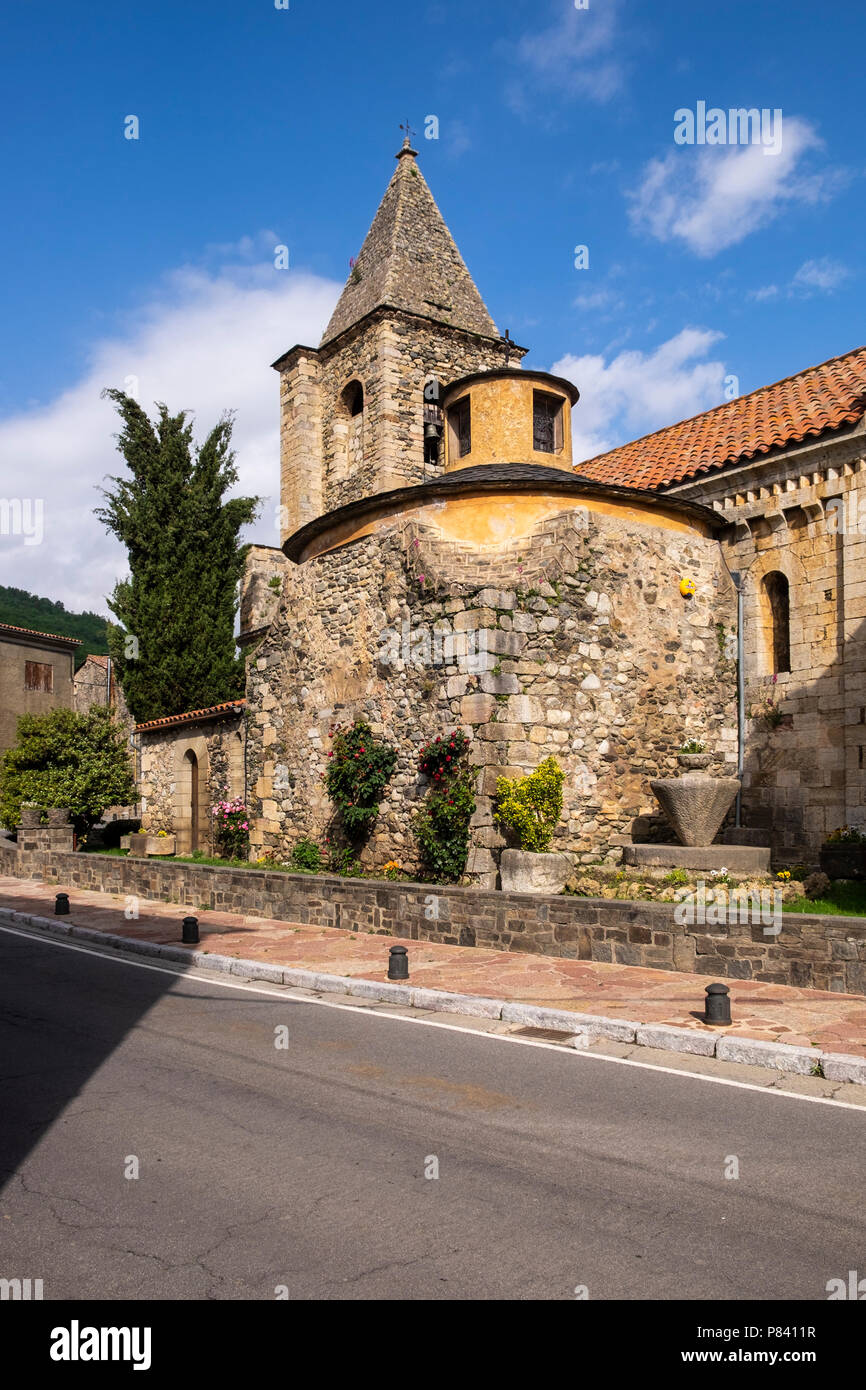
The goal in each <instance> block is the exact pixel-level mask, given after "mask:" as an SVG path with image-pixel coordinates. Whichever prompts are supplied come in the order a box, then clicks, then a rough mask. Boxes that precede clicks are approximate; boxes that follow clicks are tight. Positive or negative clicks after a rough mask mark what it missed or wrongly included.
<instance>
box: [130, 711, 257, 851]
mask: <svg viewBox="0 0 866 1390" xmlns="http://www.w3.org/2000/svg"><path fill="white" fill-rule="evenodd" d="M243 739H244V718H243V715H229V717H227V718H223V719H219V720H209V721H202V722H201V723H198V724H195V723H190V724H184V725H181V726H180V727H175V728H167V729H154V730H151V731H150V732H144V733H142V734H141V779H140V783H139V788H140V795H141V817H142V828H143V829H144V830H147V831H149V833H150V834H151V835H156V834H157V833H158V832H159V831H160V830H164V831H165V832H166V834H168V835H177V836H178V849H179V850H183V851H186V850H188V849H190V848H199V849H207V850H209V849H211V848H212V843H213V841H212V818H211V807H212V805H213V803H214V801H216V800H218V799H219V798H220V797H221V796H222V795H223V792H224V789H227V790H228V793H229V796H230V797H235V796H243V795H244V750H243ZM187 752H192V753H194V754H195V757H196V759H197V765H198V774H199V793H198V800H199V826H200V831H201V834H200V842H199V844H198V846H191V845H189V844H187V843H186V837H187V836H188V834H189V830H190V817H191V792H192V789H191V781H190V779H191V771H190V766H191V765H190V763H189V761H188V760H187V758H186V754H187Z"/></svg>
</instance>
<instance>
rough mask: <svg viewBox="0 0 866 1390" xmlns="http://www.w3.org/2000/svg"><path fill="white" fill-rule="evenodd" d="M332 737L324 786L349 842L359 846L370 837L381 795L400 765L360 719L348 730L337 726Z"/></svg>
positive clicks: (389, 749)
mask: <svg viewBox="0 0 866 1390" xmlns="http://www.w3.org/2000/svg"><path fill="white" fill-rule="evenodd" d="M331 737H332V739H333V745H332V748H331V751H330V753H329V754H328V770H327V772H326V773H325V774H324V779H325V786H326V787H327V789H328V796H329V797H330V798H331V800H332V802H333V803H334V805H335V806H336V808H337V810H338V811H339V813H340V817H341V819H342V822H343V828H344V830H345V832H346V834H347V836H348V838H349V839H350V840H352V841H355V842H357V841H358V840H362V839H363V838H364V837H365V836H366V835H368V834H369V832H370V830H371V828H372V826H373V822H374V821H375V819H376V817H377V815H378V814H379V803H380V801H381V800H382V793H383V792H384V790H385V788H386V786H387V785H388V782H389V781H390V779H391V774H392V772H393V771H394V767H395V765H396V762H397V750H396V749H395V748H392V747H391V745H390V743H385V742H384V741H383V740H381V739H377V738H374V736H373V733H372V730H371V729H370V726H369V724H365V723H363V721H362V720H360V719H356V720H355V722H354V724H352V725H350V726H349V727H348V728H345V729H344V728H343V727H342V725H340V724H338V725H337V726H336V728H334V729H332V730H331Z"/></svg>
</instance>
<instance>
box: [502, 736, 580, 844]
mask: <svg viewBox="0 0 866 1390" xmlns="http://www.w3.org/2000/svg"><path fill="white" fill-rule="evenodd" d="M564 781H565V773H564V772H563V770H562V768H561V767H560V766H559V763H558V762H557V761H556V759H555V758H545V760H544V762H543V763H541V764H540V766H539V767H537V768H536V769H535V771H534V772H532V773H530V774H529V776H528V777H519V778H516V779H515V780H514V781H509V779H508V778H507V777H499V778H497V781H496V797H497V803H496V819H497V820H498V821H499V824H500V825H501V826H503V827H504V828H505V829H506V830H509V831H510V832H511V833H512V834H513V835H514V836H515V837H516V838H517V840H518V842H519V844H520V848H521V849H524V850H528V851H529V852H530V853H535V854H543V853H544V852H545V851H546V850H548V849H549V848H550V844H551V841H552V839H553V832H554V831H555V829H556V827H557V825H558V823H559V818H560V816H561V815H562V784H563V782H564Z"/></svg>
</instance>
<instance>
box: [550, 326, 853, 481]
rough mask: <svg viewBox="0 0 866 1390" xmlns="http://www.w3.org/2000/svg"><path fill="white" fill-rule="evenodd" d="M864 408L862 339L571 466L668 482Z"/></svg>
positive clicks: (835, 425) (817, 431) (809, 433)
mask: <svg viewBox="0 0 866 1390" xmlns="http://www.w3.org/2000/svg"><path fill="white" fill-rule="evenodd" d="M864 408H866V347H860V348H855V350H854V351H853V352H846V353H844V354H843V355H842V356H841V357H831V359H830V361H829V362H822V363H821V365H820V366H818V367H808V368H807V369H806V370H805V371H803V372H797V373H796V374H795V375H794V376H788V377H785V378H784V380H783V381H777V382H774V384H773V385H772V386H762V387H760V388H759V390H757V391H752V392H750V394H749V395H748V396H738V397H737V398H736V399H735V400H732V401H725V403H724V405H717V406H716V407H715V408H714V409H713V410H705V411H704V412H703V414H702V415H693V416H692V417H691V419H689V420H682V421H680V423H679V424H677V425H668V426H667V428H666V429H663V430H657V431H656V432H655V434H647V435H644V437H643V438H642V439H635V440H632V442H631V443H630V444H623V445H622V446H621V447H620V448H618V449H611V450H610V452H609V453H606V454H599V455H598V456H597V457H596V458H592V459H587V460H586V461H585V462H583V463H576V464H575V465H574V468H575V472H576V473H585V474H586V475H587V477H590V478H595V479H596V480H597V481H598V482H602V483H618V484H620V485H621V486H627V487H642V488H664V487H670V486H671V485H673V484H674V483H681V482H685V480H686V479H687V478H694V477H697V476H698V475H699V474H701V473H709V472H711V471H712V470H714V469H717V468H724V467H726V466H727V465H728V464H732V463H741V462H746V461H747V460H749V459H753V458H757V457H758V456H759V455H762V454H768V453H770V451H771V450H773V449H780V448H785V447H786V446H787V445H790V444H799V443H801V442H802V441H803V440H804V439H808V438H811V437H816V436H818V435H821V434H824V432H825V431H826V430H837V429H841V428H842V427H843V426H844V425H854V424H856V423H857V422H858V420H860V419H861V418H862V416H863V412H864Z"/></svg>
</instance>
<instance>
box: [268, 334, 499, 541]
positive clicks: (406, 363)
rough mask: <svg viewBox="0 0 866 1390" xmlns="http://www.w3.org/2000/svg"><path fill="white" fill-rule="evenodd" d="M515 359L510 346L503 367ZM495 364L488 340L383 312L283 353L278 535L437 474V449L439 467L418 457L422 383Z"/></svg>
mask: <svg viewBox="0 0 866 1390" xmlns="http://www.w3.org/2000/svg"><path fill="white" fill-rule="evenodd" d="M521 351H522V350H521ZM517 355H518V354H517V351H516V350H515V349H514V348H513V347H512V349H511V362H512V365H515V364H516V358H517ZM504 360H505V358H504V349H503V348H502V346H501V345H500V344H499V343H498V342H497V341H496V340H495V339H490V338H484V337H482V336H481V335H480V334H477V335H476V334H472V333H467V332H464V331H462V330H460V329H455V328H450V327H448V326H447V325H445V324H439V323H432V322H429V321H427V320H425V319H423V318H420V317H416V316H413V315H410V314H395V313H388V312H386V311H384V310H382V311H380V312H379V313H378V314H377V315H375V316H374V317H373V318H372V319H370V320H367V321H365V322H364V323H363V324H360V325H359V326H358V327H357V328H356V329H354V330H352V331H350V332H348V333H346V334H344V335H343V336H342V337H341V338H340V339H339V340H338V342H337V343H336V344H332V345H329V346H328V347H326V348H323V349H321V350H320V351H319V352H318V353H317V354H316V355H315V357H313V355H312V354H311V352H309V351H306V352H304V353H298V354H295V355H292V354H290V356H289V358H288V359H287V361H286V365H285V367H284V368H283V369H282V371H281V388H280V411H281V428H280V439H281V444H280V449H281V478H282V483H281V503H282V537H281V538H282V539H285V537H286V536H288V535H290V534H291V533H292V532H293V531H295V530H296V529H298V528H299V527H300V526H302V525H304V524H305V523H306V522H308V521H311V520H312V519H313V517H314V516H318V515H320V514H321V513H322V512H327V511H331V510H333V509H334V508H335V507H340V506H342V505H343V504H344V503H346V502H352V501H355V500H357V499H358V498H360V497H365V496H368V495H370V494H373V493H377V492H387V491H388V490H389V489H390V488H396V487H403V486H405V485H407V484H412V483H421V482H424V481H425V479H429V478H432V477H435V476H438V475H439V474H440V473H442V472H443V471H444V448H443V449H442V451H441V454H440V463H439V464H438V465H433V464H426V465H425V463H424V404H425V398H424V388H425V385H426V384H427V383H428V382H429V381H430V380H431V379H434V378H435V379H436V380H437V381H439V382H441V383H442V384H443V385H444V384H446V383H447V382H449V381H456V380H457V379H458V378H459V377H462V376H466V375H468V374H469V373H470V372H477V371H484V370H486V369H487V368H490V367H500V366H502V364H503V362H504ZM354 380H358V381H360V382H361V385H362V386H363V389H364V412H363V416H361V417H360V418H359V417H355V418H354V419H353V418H352V417H351V416H349V414H348V413H347V411H346V409H345V406H344V405H343V403H342V401H341V397H342V393H343V391H344V390H345V387H346V386H347V385H348V383H349V382H351V381H354ZM431 403H432V404H435V401H434V402H431V401H429V400H428V402H427V404H431Z"/></svg>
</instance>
